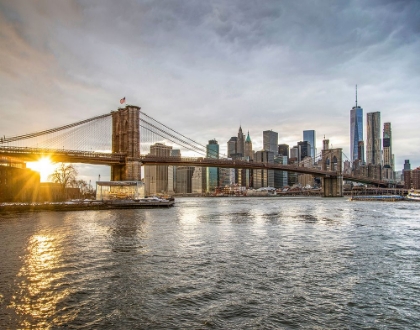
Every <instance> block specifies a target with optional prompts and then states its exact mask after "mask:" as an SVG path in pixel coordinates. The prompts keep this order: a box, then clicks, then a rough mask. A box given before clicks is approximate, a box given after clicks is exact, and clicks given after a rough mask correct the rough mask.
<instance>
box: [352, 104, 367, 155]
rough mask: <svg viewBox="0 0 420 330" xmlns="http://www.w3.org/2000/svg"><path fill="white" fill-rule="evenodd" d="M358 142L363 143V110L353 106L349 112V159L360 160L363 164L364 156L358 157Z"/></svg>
mask: <svg viewBox="0 0 420 330" xmlns="http://www.w3.org/2000/svg"><path fill="white" fill-rule="evenodd" d="M360 141H363V108H361V107H359V106H355V107H353V108H352V109H351V110H350V157H351V160H352V161H355V160H357V159H360V160H361V161H362V162H364V158H365V157H364V155H359V142H360Z"/></svg>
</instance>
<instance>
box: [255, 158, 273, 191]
mask: <svg viewBox="0 0 420 330" xmlns="http://www.w3.org/2000/svg"><path fill="white" fill-rule="evenodd" d="M255 162H260V163H274V152H272V151H267V150H262V151H257V152H256V153H255ZM253 172H254V182H253V186H254V188H255V189H258V188H261V187H273V186H274V170H263V169H255V170H254V171H253Z"/></svg>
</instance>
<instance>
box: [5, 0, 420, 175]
mask: <svg viewBox="0 0 420 330" xmlns="http://www.w3.org/2000/svg"><path fill="white" fill-rule="evenodd" d="M419 17H420V1H418V0H412V1H410V0H402V1H396V0H394V1H391V0H370V1H365V0H360V1H357V0H355V1H341V0H320V1H312V0H300V1H295V0H285V1H243V0H230V1H224V0H220V1H218V0H215V1H204V0H203V1H186V0H179V1H178V0H168V1H135V0H127V1H123V2H119V1H112V0H86V1H72V0H66V1H43V0H38V1H26V0H25V1H20V0H0V46H1V47H0V86H1V88H0V112H1V116H0V136H3V135H6V136H14V135H19V134H24V133H30V132H34V131H38V130H43V129H48V128H53V127H57V126H61V125H65V124H69V123H73V122H76V121H79V120H83V119H87V118H90V117H93V116H96V115H101V114H105V113H109V112H110V111H112V110H116V109H117V108H118V107H119V106H120V104H119V100H120V99H121V98H122V97H126V100H127V103H128V104H132V105H137V106H140V107H141V108H142V110H144V112H146V113H147V114H148V115H150V116H152V117H153V118H155V119H157V120H159V121H161V122H163V123H165V124H167V125H168V126H170V127H171V128H173V129H175V130H177V131H178V132H181V133H182V134H184V135H185V136H188V137H190V138H192V139H194V140H196V141H198V142H200V143H201V144H207V142H208V140H210V139H213V138H215V139H216V140H217V141H218V142H219V144H220V146H221V151H222V152H223V151H225V150H226V144H227V141H228V140H229V138H230V137H231V136H236V135H237V132H238V129H239V126H240V125H241V127H242V129H243V131H244V133H245V134H246V133H247V132H248V131H249V134H250V136H251V139H252V141H253V148H254V150H261V149H262V131H263V130H270V129H271V130H273V131H276V132H278V133H279V143H287V144H289V145H290V146H294V145H296V143H297V142H298V141H301V140H302V138H303V136H302V131H303V130H309V129H314V130H315V131H316V135H317V148H318V150H321V148H322V139H323V137H324V136H325V137H326V138H328V139H329V140H330V143H331V144H332V145H333V147H335V148H339V147H340V148H343V152H344V153H345V154H346V155H347V156H348V157H350V151H349V149H350V109H351V108H352V107H353V106H354V105H355V85H356V84H357V85H358V105H360V106H361V107H362V108H363V109H364V117H365V119H364V120H365V121H366V113H368V112H375V111H380V112H381V121H382V125H383V123H385V122H391V125H392V134H393V135H392V144H393V153H394V155H395V169H396V170H401V169H402V167H403V163H404V160H405V159H409V160H410V163H411V166H412V168H415V167H417V166H420V153H419V152H418V146H419V145H420V134H419V132H418V130H419V123H420V89H419V86H420V60H419V54H420V20H419ZM364 135H365V136H366V125H365V130H364ZM80 172H84V173H82V175H85V177H86V178H87V177H88V176H89V175H90V176H93V175H94V176H95V177H97V176H98V174H101V175H102V178H106V176H108V177H109V173H108V172H109V169H108V168H106V169H102V168H101V169H98V168H97V167H95V166H93V165H92V166H82V167H80V170H79V173H80ZM98 172H99V173H98ZM93 173H95V174H93Z"/></svg>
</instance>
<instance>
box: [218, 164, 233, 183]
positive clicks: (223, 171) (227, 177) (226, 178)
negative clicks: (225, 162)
mask: <svg viewBox="0 0 420 330" xmlns="http://www.w3.org/2000/svg"><path fill="white" fill-rule="evenodd" d="M233 183H235V169H234V168H219V187H226V186H230V185H231V184H233Z"/></svg>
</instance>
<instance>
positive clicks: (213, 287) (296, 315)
mask: <svg viewBox="0 0 420 330" xmlns="http://www.w3.org/2000/svg"><path fill="white" fill-rule="evenodd" d="M0 258H1V263H0V328H2V329H3V328H5V329H16V328H19V329H25V328H34V329H38V328H42V329H44V328H52V329H56V328H61V327H66V328H69V329H186V328H188V329H207V328H215V329H219V328H222V329H317V328H318V329H325V328H329V329H341V328H347V329H354V328H359V329H363V328H369V329H413V328H415V327H418V326H419V325H420V300H419V298H420V203H415V202H395V203H394V202H349V201H347V200H346V199H341V198H339V199H325V198H312V199H308V198H306V199H304V198H273V197H272V198H180V199H177V201H176V206H175V207H173V208H170V209H147V210H110V211H80V212H39V213H21V214H8V215H1V216H0Z"/></svg>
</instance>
